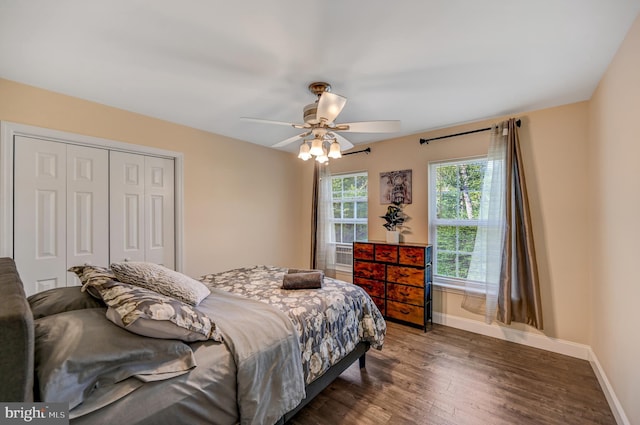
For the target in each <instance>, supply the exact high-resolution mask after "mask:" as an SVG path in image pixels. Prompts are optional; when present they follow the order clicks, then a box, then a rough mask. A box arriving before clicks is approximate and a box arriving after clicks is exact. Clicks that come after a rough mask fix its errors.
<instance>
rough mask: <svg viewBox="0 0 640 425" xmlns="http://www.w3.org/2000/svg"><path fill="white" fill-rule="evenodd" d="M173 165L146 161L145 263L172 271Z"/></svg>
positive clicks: (152, 158)
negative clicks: (158, 265)
mask: <svg viewBox="0 0 640 425" xmlns="http://www.w3.org/2000/svg"><path fill="white" fill-rule="evenodd" d="M173 164H174V161H173V160H171V159H165V158H156V157H145V212H146V214H145V224H146V230H145V259H146V261H150V262H152V263H156V264H162V265H164V266H165V267H168V268H170V269H173V268H175V250H174V245H175V243H174V241H175V235H174V228H175V213H174V167H173Z"/></svg>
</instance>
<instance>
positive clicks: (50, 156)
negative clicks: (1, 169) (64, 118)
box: [14, 136, 67, 296]
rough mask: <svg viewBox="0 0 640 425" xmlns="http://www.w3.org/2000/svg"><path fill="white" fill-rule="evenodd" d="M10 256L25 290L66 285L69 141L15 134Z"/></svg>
mask: <svg viewBox="0 0 640 425" xmlns="http://www.w3.org/2000/svg"><path fill="white" fill-rule="evenodd" d="M14 154H15V163H16V164H19V165H18V166H16V167H15V170H14V182H15V188H14V197H15V198H14V208H15V217H14V234H15V235H16V237H15V239H14V259H15V261H16V265H17V267H18V270H19V272H20V277H21V278H22V282H23V284H24V289H25V292H26V294H27V296H28V295H31V294H34V293H36V292H40V291H44V290H47V289H52V288H56V287H60V286H66V280H67V278H66V265H67V258H66V257H67V250H66V237H67V233H66V218H65V212H66V207H67V205H66V204H67V201H66V193H67V178H66V161H67V147H66V145H65V144H64V143H55V142H49V141H43V140H38V139H31V138H27V137H21V136H16V137H15V145H14Z"/></svg>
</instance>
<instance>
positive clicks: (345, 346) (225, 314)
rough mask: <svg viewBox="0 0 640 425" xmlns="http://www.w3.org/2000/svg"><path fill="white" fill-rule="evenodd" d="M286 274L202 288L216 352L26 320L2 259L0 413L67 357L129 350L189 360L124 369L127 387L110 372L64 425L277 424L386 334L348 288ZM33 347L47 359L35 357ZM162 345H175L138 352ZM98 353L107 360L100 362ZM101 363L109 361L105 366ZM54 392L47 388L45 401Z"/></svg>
mask: <svg viewBox="0 0 640 425" xmlns="http://www.w3.org/2000/svg"><path fill="white" fill-rule="evenodd" d="M286 273H287V269H285V268H278V267H270V266H255V267H250V268H241V269H235V270H230V271H227V272H223V273H217V274H209V275H206V276H203V277H201V278H200V281H201V282H202V283H204V285H206V286H207V288H208V289H209V291H210V294H209V295H208V296H207V297H206V298H204V299H203V300H202V302H201V303H200V304H199V305H198V307H197V309H198V310H200V311H202V312H204V313H206V315H207V316H210V317H211V319H212V320H213V322H215V326H216V327H217V329H218V330H219V332H220V335H221V339H222V341H215V340H212V339H207V340H204V341H194V342H180V341H176V340H168V339H157V338H149V337H146V336H139V335H135V334H131V333H130V332H128V331H126V330H123V329H121V328H119V327H117V326H115V325H113V323H111V322H110V321H109V320H107V319H106V317H105V314H104V313H105V307H101V306H97V307H95V306H89V307H83V309H80V310H72V311H65V312H61V313H58V314H54V315H51V316H47V317H44V318H43V317H39V316H38V315H36V316H38V318H37V319H34V312H33V311H32V307H33V306H32V304H30V302H29V301H27V298H26V297H25V295H24V290H23V288H22V283H21V281H20V277H19V275H18V273H17V271H16V268H15V264H14V263H13V260H11V259H9V258H1V259H0V290H1V291H2V293H3V296H2V297H1V298H0V374H1V376H3V381H2V384H0V401H34V400H35V401H39V400H40V399H41V398H42V395H41V392H42V388H45V392H46V391H48V388H47V386H46V385H44V386H43V383H42V382H38V380H39V379H38V378H41V379H40V381H42V380H43V379H44V377H46V378H47V379H48V375H46V374H43V370H45V371H46V370H49V369H52V368H51V367H50V366H49V365H48V362H49V359H50V358H58V357H61V356H63V355H61V354H60V352H62V353H67V352H68V350H69V346H74V347H76V346H77V347H102V345H101V344H108V343H109V341H118V343H121V342H122V341H125V340H128V339H130V340H131V344H132V345H134V346H135V350H138V351H137V352H136V353H134V354H132V355H138V354H139V353H138V352H139V351H144V352H145V353H147V354H148V353H149V351H150V350H151V351H154V350H155V351H154V353H155V352H163V350H168V351H171V352H173V351H181V350H182V351H185V350H186V351H188V352H189V353H190V357H188V358H187V357H184V356H183V358H181V359H180V361H179V363H180V365H181V366H180V367H182V369H180V371H176V370H174V369H172V367H173V366H174V364H175V362H174V361H173V360H172V362H173V363H166V362H165V363H162V365H161V367H160V366H159V367H156V368H154V369H153V370H152V371H151V372H149V371H148V370H146V369H145V368H144V367H139V366H136V367H133V368H132V372H131V373H130V375H128V376H127V375H122V369H126V367H124V368H119V372H118V374H116V375H115V377H114V376H110V377H109V379H104V380H102V381H99V382H100V385H94V387H93V389H92V390H91V392H90V393H88V394H84V393H83V395H82V396H83V397H84V398H83V399H82V401H81V402H80V403H79V404H77V405H74V408H73V409H71V411H70V416H71V423H73V424H112V423H127V424H176V423H214V424H235V423H242V424H259V423H280V424H281V423H285V422H286V421H287V420H289V419H290V418H291V417H292V416H293V415H295V413H296V412H297V411H298V410H299V409H300V408H302V407H303V406H304V405H305V404H306V403H307V402H308V401H309V400H311V399H312V398H313V397H315V395H317V394H318V393H319V392H320V391H322V389H324V388H325V387H326V386H327V385H328V384H329V383H330V382H331V381H332V380H333V379H335V377H337V376H338V375H339V374H340V373H342V371H344V370H345V369H346V368H347V367H349V366H350V365H351V364H352V363H353V362H355V361H356V360H358V359H359V361H360V366H361V367H364V359H365V353H366V351H367V350H369V348H370V347H374V348H377V349H380V348H382V345H383V342H384V335H385V331H386V325H385V323H384V319H383V318H382V316H381V314H380V312H379V311H378V310H377V308H376V307H375V305H374V304H373V302H372V301H371V299H370V298H369V297H368V295H367V294H366V293H365V292H364V291H363V290H361V289H360V288H359V287H357V286H355V285H351V284H348V283H346V282H341V281H338V280H334V279H331V278H328V277H325V278H324V283H323V285H322V288H320V289H302V290H284V289H281V285H282V280H283V276H284V275H285V274H286ZM66 290H70V289H69V288H67V289H66ZM71 290H73V289H71ZM33 309H35V307H33ZM107 311H108V310H107ZM63 320H64V322H63ZM68 320H76V321H78V322H79V323H81V326H79V327H83V328H86V332H80V333H78V335H75V334H74V333H73V332H70V331H69V328H68V325H67V321H68ZM61 322H63V323H65V325H64V326H67V327H66V328H65V327H64V326H61V325H60V324H59V323H61ZM52 323H53V324H52ZM45 324H46V325H45ZM47 326H48V327H47ZM92 326H93V328H92ZM106 329H108V332H111V333H113V335H118V336H117V337H116V336H109V337H106V338H97V337H96V336H95V335H102V332H105V335H112V334H111V333H107V331H106ZM118 332H125V333H126V334H127V336H126V337H125V336H123V334H120V333H118ZM55 335H64V338H56V337H55ZM74 338H75V339H74ZM43 340H47V341H49V342H50V343H51V344H52V346H53V347H54V348H47V349H43V342H42V341H43ZM60 340H63V341H65V343H64V344H60V343H59V341H60ZM167 341H168V342H167ZM172 341H173V343H175V344H181V345H172V346H170V347H168V348H167V347H164V346H163V347H161V348H158V349H156V348H153V347H154V346H153V345H151V348H145V347H146V345H145V344H147V343H150V344H157V343H160V344H165V343H166V344H171V343H172ZM122 343H123V342H122ZM183 345H184V347H183ZM44 346H45V347H48V346H47V345H44ZM60 346H62V348H60ZM185 347H187V348H185ZM116 348H117V347H116ZM109 349H111V350H114V348H113V347H107V348H105V349H104V350H102V349H100V351H101V352H103V351H104V352H108V350H109ZM47 350H49V351H47ZM52 350H53V351H52ZM56 350H57V351H56ZM135 350H134V351H135ZM145 350H146V351H145ZM80 351H82V350H80ZM85 351H87V350H85ZM94 351H96V350H94ZM186 351H185V352H186ZM50 353H54V354H55V355H51V354H50ZM64 355H66V354H64ZM74 355H76V354H75V353H74ZM92 355H93V353H92ZM185 355H186V354H185ZM105 356H106V355H105ZM70 357H72V356H70ZM106 357H108V358H109V361H112V360H113V359H112V357H113V356H112V355H111V354H110V355H109V356H106ZM126 364H128V363H126ZM167 365H169V366H167ZM74 379H75V376H74ZM52 381H55V380H53V379H52ZM47 382H49V381H48V380H47ZM56 382H57V381H56ZM63 382H66V381H64V380H63ZM34 385H35V386H34ZM59 385H62V384H59ZM74 385H75V381H74ZM34 388H35V389H36V391H35V392H34ZM61 389H62V390H64V389H65V387H59V388H58V387H56V386H55V385H53V388H52V390H51V391H55V393H56V394H57V393H63V392H64V391H62V390H61ZM85 392H86V391H85ZM50 393H51V392H50ZM54 401H55V400H54Z"/></svg>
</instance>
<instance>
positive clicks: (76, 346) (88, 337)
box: [35, 309, 196, 409]
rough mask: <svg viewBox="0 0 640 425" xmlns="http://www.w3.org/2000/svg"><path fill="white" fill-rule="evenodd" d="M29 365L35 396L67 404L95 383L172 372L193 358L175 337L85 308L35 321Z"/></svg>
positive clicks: (185, 368)
mask: <svg viewBox="0 0 640 425" xmlns="http://www.w3.org/2000/svg"><path fill="white" fill-rule="evenodd" d="M35 365H36V373H37V378H38V383H39V389H40V399H41V400H42V401H44V402H52V403H62V402H68V403H69V409H73V408H74V407H75V406H77V405H79V404H80V403H82V402H83V401H84V400H85V399H86V398H87V397H88V396H89V395H90V394H91V392H92V391H93V390H94V389H95V388H98V387H101V386H104V385H110V384H114V383H116V382H120V381H122V380H124V379H126V378H129V377H131V376H141V377H144V379H146V378H150V379H149V380H153V379H162V378H163V377H167V378H169V377H174V376H176V374H177V373H180V372H182V373H186V372H187V371H188V370H189V369H191V368H193V367H195V366H196V362H195V358H194V356H193V352H192V351H191V348H190V347H189V346H188V345H186V344H185V343H183V342H181V341H177V340H172V339H154V338H146V337H141V336H138V335H135V334H132V333H131V332H127V331H125V330H123V329H121V328H119V327H117V326H115V325H114V324H113V323H111V322H110V321H108V320H107V319H106V318H105V310H104V309H85V310H75V311H68V312H65V313H60V314H54V315H53V316H47V317H43V318H41V319H38V320H36V321H35Z"/></svg>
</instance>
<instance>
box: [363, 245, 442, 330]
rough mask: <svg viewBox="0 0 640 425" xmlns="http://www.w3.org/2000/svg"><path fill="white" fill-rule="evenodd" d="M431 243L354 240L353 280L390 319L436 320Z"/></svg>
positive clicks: (424, 322) (419, 322) (417, 322)
mask: <svg viewBox="0 0 640 425" xmlns="http://www.w3.org/2000/svg"><path fill="white" fill-rule="evenodd" d="M431 282H432V271H431V245H422V244H405V243H399V244H390V243H386V242H374V241H369V242H354V243H353V283H354V284H356V285H358V286H361V287H362V288H363V289H364V290H365V291H367V293H368V294H369V295H370V296H371V298H372V299H373V301H374V302H375V303H376V305H377V306H378V308H379V309H380V311H381V312H382V314H383V316H384V317H385V318H387V319H392V320H398V321H401V322H404V323H408V324H412V325H417V326H420V327H421V328H423V329H424V330H425V332H426V330H427V323H428V322H431V324H433V306H432V297H431Z"/></svg>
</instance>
